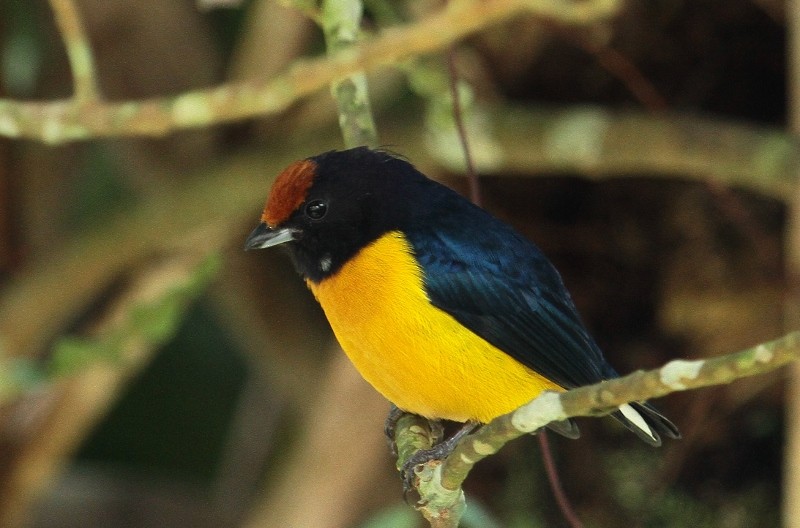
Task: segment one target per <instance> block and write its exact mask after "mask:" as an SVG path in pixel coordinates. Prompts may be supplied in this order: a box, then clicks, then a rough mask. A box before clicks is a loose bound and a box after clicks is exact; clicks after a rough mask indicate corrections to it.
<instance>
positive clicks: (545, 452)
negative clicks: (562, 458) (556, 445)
mask: <svg viewBox="0 0 800 528" xmlns="http://www.w3.org/2000/svg"><path fill="white" fill-rule="evenodd" d="M537 436H538V437H539V447H540V448H541V450H542V461H543V462H544V468H545V472H546V473H547V480H549V481H550V489H552V490H553V496H555V498H556V502H557V503H558V507H559V509H561V513H562V514H563V515H564V518H565V519H566V521H567V523H568V524H569V525H570V526H571V527H572V528H583V523H582V522H581V520H580V518H579V517H578V514H577V513H576V512H575V508H574V507H573V506H572V503H571V502H570V500H569V497H567V494H566V493H565V492H564V486H562V485H561V478H560V477H559V475H558V468H557V467H556V462H555V460H553V450H552V449H550V441H549V440H548V438H547V430H546V429H542V431H541V432H540V433H539V434H538V435H537Z"/></svg>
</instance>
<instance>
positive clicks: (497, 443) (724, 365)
mask: <svg viewBox="0 0 800 528" xmlns="http://www.w3.org/2000/svg"><path fill="white" fill-rule="evenodd" d="M797 359H800V331H796V332H792V333H790V334H788V335H786V336H784V337H782V338H780V339H776V340H774V341H771V342H768V343H763V344H760V345H758V346H755V347H753V348H749V349H746V350H743V351H740V352H735V353H733V354H728V355H725V356H720V357H716V358H712V359H706V360H696V361H686V360H675V361H671V362H670V363H667V364H666V365H664V366H663V367H661V368H660V369H655V370H649V371H639V372H634V373H633V374H630V375H628V376H625V377H622V378H617V379H614V380H609V381H604V382H602V383H598V384H595V385H590V386H587V387H580V388H578V389H573V390H570V391H567V392H563V393H555V392H547V393H545V394H543V395H542V396H539V397H538V398H536V399H535V400H533V401H532V402H530V403H529V404H526V405H524V406H522V407H520V408H519V409H517V410H516V411H514V412H512V413H509V414H506V415H504V416H500V417H499V418H497V419H495V420H493V421H492V422H490V423H489V424H487V425H485V426H484V427H482V428H481V429H479V430H478V432H476V433H475V434H472V435H469V436H467V437H465V438H464V439H463V440H462V441H461V443H460V444H459V445H458V446H457V447H456V449H455V450H454V451H453V453H452V454H451V455H450V456H449V457H448V458H447V459H446V460H444V462H437V461H434V462H429V463H427V464H425V465H424V466H423V467H421V468H418V472H417V476H418V482H419V485H418V490H419V492H420V499H421V500H420V504H421V505H422V506H421V508H422V509H423V510H424V509H428V510H430V509H434V510H435V511H433V512H428V513H427V514H426V517H428V518H436V517H440V516H441V515H440V514H439V512H448V511H449V508H451V507H452V505H453V504H456V503H457V502H458V501H460V500H462V499H461V496H462V494H463V492H462V491H461V484H462V483H463V482H464V480H465V479H466V477H467V475H468V474H469V472H470V470H471V469H472V468H473V466H474V465H475V464H476V463H477V462H478V461H480V460H482V459H484V458H486V457H487V456H490V455H493V454H494V453H496V452H497V451H498V450H500V448H502V447H503V446H504V445H505V444H506V443H507V442H509V441H511V440H513V439H515V438H518V437H520V436H522V435H524V434H529V433H532V432H534V431H537V430H538V429H541V428H542V427H544V426H545V425H547V424H548V423H550V422H553V421H557V420H565V419H567V418H571V417H574V416H597V415H602V414H606V413H608V412H609V411H611V410H612V409H615V408H616V407H618V406H619V405H622V404H623V403H627V402H631V401H642V400H649V399H652V398H657V397H659V396H664V395H666V394H670V393H672V392H678V391H685V390H689V389H697V388H701V387H708V386H711V385H721V384H726V383H731V382H732V381H735V380H737V379H740V378H744V377H747V376H755V375H757V374H764V373H767V372H770V371H773V370H775V369H778V368H780V367H782V366H784V365H787V364H789V363H791V362H793V361H796V360H797ZM405 434H408V433H407V431H405V430H403V429H399V430H398V431H397V435H398V437H401V436H402V435H405ZM453 526H456V525H453Z"/></svg>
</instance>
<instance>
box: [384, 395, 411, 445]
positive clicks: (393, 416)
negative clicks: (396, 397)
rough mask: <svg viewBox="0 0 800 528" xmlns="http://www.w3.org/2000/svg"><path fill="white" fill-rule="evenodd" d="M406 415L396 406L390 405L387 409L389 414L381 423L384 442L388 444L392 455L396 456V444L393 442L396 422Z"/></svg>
mask: <svg viewBox="0 0 800 528" xmlns="http://www.w3.org/2000/svg"><path fill="white" fill-rule="evenodd" d="M404 414H406V412H405V411H403V410H401V409H400V408H399V407H398V406H397V405H395V404H392V406H391V407H390V408H389V414H388V415H387V416H386V421H385V422H383V434H384V435H386V441H387V442H389V449H391V450H392V455H393V456H397V443H396V442H395V440H394V433H395V431H396V430H397V422H398V421H400V418H402V417H403V415H404Z"/></svg>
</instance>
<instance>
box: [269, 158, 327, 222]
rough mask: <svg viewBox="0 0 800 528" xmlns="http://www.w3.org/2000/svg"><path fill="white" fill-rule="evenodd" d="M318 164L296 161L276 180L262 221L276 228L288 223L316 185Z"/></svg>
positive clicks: (309, 161) (308, 161)
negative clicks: (310, 189)
mask: <svg viewBox="0 0 800 528" xmlns="http://www.w3.org/2000/svg"><path fill="white" fill-rule="evenodd" d="M316 172H317V164H316V163H314V162H313V161H311V160H301V161H295V162H294V163H292V164H291V165H289V166H288V167H286V168H285V169H284V170H283V172H281V173H280V174H278V177H277V178H275V183H273V184H272V190H271V191H270V193H269V197H267V203H266V205H265V206H264V212H263V213H262V214H261V221H263V222H266V223H267V225H269V226H272V227H274V226H276V225H279V224H281V223H282V222H284V221H286V220H287V219H288V218H289V216H290V215H291V214H292V213H293V212H294V210H295V209H297V208H298V207H299V206H300V204H301V203H303V202H304V201H305V199H306V193H308V189H309V188H310V187H311V184H312V183H314V176H315V175H316Z"/></svg>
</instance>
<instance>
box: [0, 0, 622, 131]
mask: <svg viewBox="0 0 800 528" xmlns="http://www.w3.org/2000/svg"><path fill="white" fill-rule="evenodd" d="M62 3H63V5H72V4H71V3H69V2H68V1H65V0H53V5H54V6H56V5H59V6H61V5H62ZM619 5H620V2H619V0H594V1H583V2H571V1H556V0H485V1H472V0H460V1H454V2H450V3H448V5H447V7H445V8H443V9H441V10H440V11H438V12H437V13H434V14H433V15H430V16H427V17H425V18H424V19H422V20H419V21H417V22H415V23H413V24H409V25H406V26H403V27H397V28H389V29H386V30H384V31H383V32H382V33H381V35H380V36H379V37H377V38H373V39H370V40H368V41H366V42H364V43H362V44H360V45H357V46H353V47H352V48H348V49H345V50H340V51H338V52H337V53H335V54H334V55H333V56H331V57H322V58H315V59H308V60H305V61H299V62H297V63H296V64H295V65H294V67H292V68H290V69H289V71H288V72H286V73H284V74H283V75H281V76H279V77H277V78H275V79H273V80H271V81H269V82H246V83H231V84H225V85H222V86H218V87H215V88H208V89H203V90H194V91H189V92H185V93H183V94H181V95H178V96H175V97H163V98H154V99H146V100H141V101H123V102H119V103H108V102H104V101H100V100H93V101H92V104H91V111H88V110H87V105H86V104H85V101H84V100H78V98H77V97H76V98H75V99H68V100H59V101H51V102H22V101H16V100H10V99H0V136H7V137H12V138H28V139H35V140H39V141H44V142H46V143H51V144H58V143H64V142H68V141H76V140H85V139H89V138H95V137H102V136H163V135H166V134H168V133H171V132H174V131H176V130H181V129H188V128H199V127H204V126H208V125H211V124H218V123H225V122H230V121H235V120H239V119H244V118H248V117H255V116H261V115H265V114H274V113H278V112H280V111H283V110H285V109H287V108H288V107H289V106H290V105H291V104H293V103H294V102H296V101H298V100H299V99H301V98H303V97H305V96H307V95H310V94H312V93H314V92H316V91H318V90H320V89H322V88H325V87H326V86H328V85H329V84H330V83H331V82H335V81H338V80H340V79H342V78H344V77H347V76H349V75H352V74H354V73H356V72H359V71H361V70H364V71H366V70H370V69H373V68H375V67H378V66H384V65H390V64H396V63H398V62H401V61H403V60H405V59H408V58H410V57H413V56H417V55H423V54H426V53H431V52H434V51H437V50H440V49H443V48H446V47H447V46H449V45H450V44H452V43H453V42H455V41H457V40H459V39H462V38H464V37H466V36H468V35H470V34H472V33H475V32H477V31H480V30H482V29H484V28H486V27H489V26H491V25H494V24H497V23H499V22H501V21H503V20H506V19H508V18H511V17H512V16H514V15H518V14H520V13H525V12H527V13H530V14H532V15H534V16H538V17H545V18H553V19H557V20H559V21H560V22H561V23H563V24H575V25H581V24H590V23H593V22H597V21H599V20H603V19H605V18H608V17H610V16H612V15H613V14H614V13H615V12H616V11H617V9H618V7H619ZM66 34H71V33H65V35H66ZM72 49H73V51H72V52H70V53H75V55H74V57H75V59H76V60H75V63H74V64H73V68H75V67H76V66H77V68H78V69H77V70H75V71H76V92H77V91H78V77H81V78H83V79H84V80H85V79H86V76H85V75H84V74H86V73H87V72H86V70H85V68H86V66H87V64H88V65H91V64H92V63H91V61H88V63H87V62H86V61H83V60H82V59H81V53H82V52H81V51H80V47H76V48H72ZM76 50H77V51H76ZM90 56H91V55H89V57H90ZM70 60H71V61H73V55H70ZM81 68H84V69H83V70H82V69H81ZM80 82H84V81H80ZM80 90H81V93H82V94H84V95H87V91H88V94H89V95H91V90H92V89H91V88H87V87H86V86H81V87H80Z"/></svg>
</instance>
